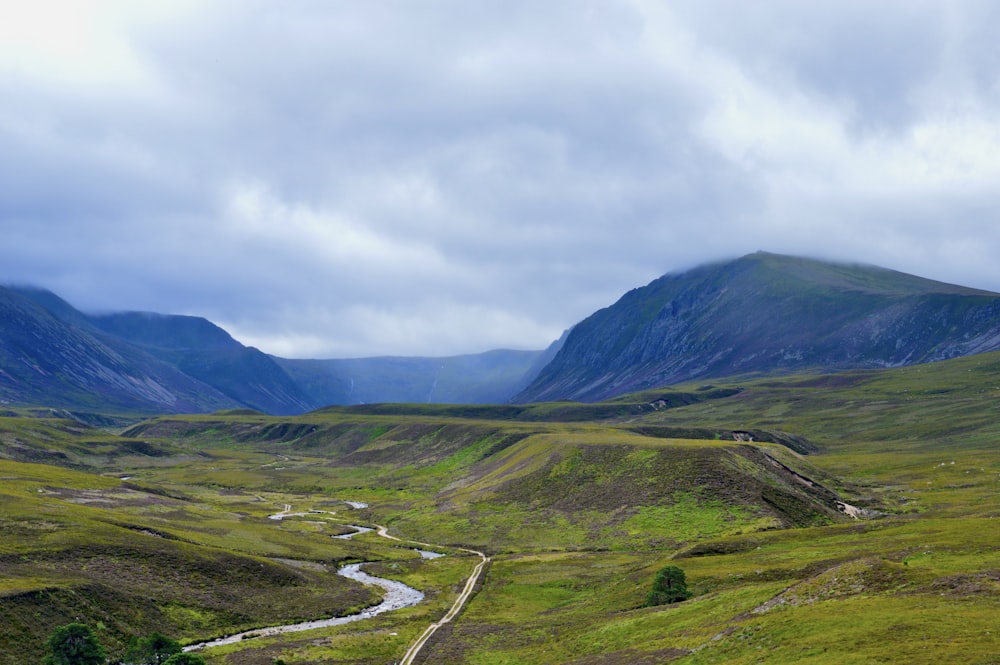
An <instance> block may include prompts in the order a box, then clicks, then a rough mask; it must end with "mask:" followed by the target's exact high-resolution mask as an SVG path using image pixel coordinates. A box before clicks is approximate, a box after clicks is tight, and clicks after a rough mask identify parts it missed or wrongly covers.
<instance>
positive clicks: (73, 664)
mask: <svg viewBox="0 0 1000 665" xmlns="http://www.w3.org/2000/svg"><path fill="white" fill-rule="evenodd" d="M45 648H46V649H48V651H49V655H47V656H46V657H45V660H44V661H43V662H44V663H45V665H103V663H104V659H105V653H104V648H103V647H102V646H101V645H100V643H99V642H98V641H97V637H95V636H94V632H93V631H92V630H90V626H87V625H85V624H82V623H71V624H67V625H65V626H60V627H59V628H56V629H55V630H54V631H52V635H51V636H50V637H49V639H48V640H46V641H45Z"/></svg>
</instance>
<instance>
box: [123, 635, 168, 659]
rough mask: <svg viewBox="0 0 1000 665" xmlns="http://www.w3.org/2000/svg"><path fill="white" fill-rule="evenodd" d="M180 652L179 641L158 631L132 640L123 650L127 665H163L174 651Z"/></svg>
mask: <svg viewBox="0 0 1000 665" xmlns="http://www.w3.org/2000/svg"><path fill="white" fill-rule="evenodd" d="M180 652H181V643H180V642H178V641H177V640H175V639H171V638H169V637H167V636H166V635H161V634H160V633H153V634H152V635H150V636H149V637H141V638H139V639H137V640H132V642H131V643H130V644H129V647H128V651H126V652H125V658H124V662H125V663H127V665H163V663H165V662H166V661H167V659H168V658H170V657H171V656H172V655H174V654H175V653H180Z"/></svg>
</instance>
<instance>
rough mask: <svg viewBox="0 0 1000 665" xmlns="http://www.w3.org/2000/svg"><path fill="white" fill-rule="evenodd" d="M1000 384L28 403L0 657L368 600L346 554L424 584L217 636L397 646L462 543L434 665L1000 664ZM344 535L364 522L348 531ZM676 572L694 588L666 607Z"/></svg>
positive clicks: (999, 363)
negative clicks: (114, 409)
mask: <svg viewBox="0 0 1000 665" xmlns="http://www.w3.org/2000/svg"><path fill="white" fill-rule="evenodd" d="M998 397H1000V355H998V354H980V355H975V356H968V357H964V358H958V359H954V360H948V361H944V362H939V363H931V364H925V365H916V366H911V367H904V368H897V369H891V370H877V371H876V370H869V371H860V370H854V371H849V372H843V373H836V374H831V373H823V374H790V375H787V376H781V377H773V376H772V377H765V378H743V379H740V378H736V379H725V380H718V381H713V382H712V384H711V385H708V384H704V383H702V382H698V383H692V384H687V385H679V386H675V387H674V388H672V389H662V390H653V391H647V392H643V393H634V394H630V395H627V396H622V397H619V398H616V399H614V400H611V401H609V402H603V403H598V404H578V403H551V404H535V405H523V406H517V407H514V406H498V407H489V406H436V405H386V406H368V407H341V408H329V409H322V410H319V411H315V412H311V413H307V414H303V415H300V416H289V417H276V416H268V415H264V414H261V413H257V412H252V411H246V410H238V411H228V412H218V413H214V414H206V415H198V416H163V417H159V418H154V419H150V420H144V421H141V422H134V423H132V424H130V425H129V426H128V427H122V422H121V420H119V419H114V420H108V421H99V420H97V419H94V418H90V417H88V418H86V419H83V418H79V417H74V416H73V414H69V413H65V412H60V413H50V412H41V411H37V410H35V411H32V412H30V413H29V412H18V411H16V410H11V411H10V412H9V413H8V414H7V415H6V416H4V417H2V418H0V458H2V459H0V477H2V479H3V482H2V485H0V530H2V533H3V539H2V540H0V571H2V574H0V664H2V665H23V663H28V662H40V661H41V660H42V659H43V658H44V657H45V654H46V647H45V644H46V640H47V639H48V638H49V636H50V635H52V634H53V631H55V630H57V629H58V628H59V627H61V626H66V625H68V624H71V623H75V622H81V623H85V624H87V625H88V626H90V627H92V629H93V630H94V633H95V635H96V638H97V639H98V640H99V641H100V643H101V645H102V646H103V648H104V650H105V651H106V652H107V656H108V658H109V659H111V660H112V661H114V660H115V659H121V658H123V657H124V655H125V654H126V652H127V651H128V650H129V649H130V638H131V636H134V635H150V634H152V633H153V632H162V633H163V634H165V635H170V636H171V637H173V638H176V639H177V640H178V641H179V642H180V643H181V644H183V645H190V644H194V643H198V642H203V641H206V640H209V639H211V638H213V637H218V636H221V635H227V634H232V633H236V632H240V631H245V630H253V629H257V628H261V627H264V626H268V625H275V624H284V623H294V622H299V621H305V620H310V619H316V618H321V617H325V616H332V615H343V614H350V613H354V612H357V611H358V610H360V609H362V608H365V607H369V606H371V605H373V604H375V603H377V602H378V595H379V594H378V592H377V591H376V590H373V589H371V588H369V587H364V586H362V585H360V584H357V583H355V582H352V581H351V580H347V579H345V578H343V577H341V576H338V575H335V574H334V571H335V570H336V569H337V568H338V567H339V566H340V565H342V564H345V563H349V562H361V561H368V562H372V563H369V564H368V565H367V566H366V570H367V571H368V572H369V573H371V574H373V575H378V576H380V577H384V578H391V579H396V580H400V581H403V582H405V583H406V584H409V585H410V586H413V587H415V588H417V589H420V590H422V591H423V592H424V594H425V599H424V601H423V602H421V603H419V604H417V605H414V606H412V607H408V608H405V609H402V610H399V611H396V612H389V613H385V614H381V615H379V616H376V617H373V618H371V619H367V620H365V621H362V622H358V623H354V624H347V625H342V626H332V627H326V628H320V629H315V630H312V631H306V632H301V633H289V634H286V635H278V636H272V637H255V638H250V639H244V640H241V641H239V642H238V643H234V644H228V645H225V646H220V647H212V648H206V649H203V650H201V651H199V652H198V654H199V655H200V656H202V657H203V658H204V659H205V661H206V662H207V663H209V664H210V665H221V664H223V663H226V664H230V663H231V664H234V665H235V664H240V665H271V664H272V663H274V662H276V661H277V660H280V661H282V662H285V663H287V664H288V665H312V664H317V663H373V664H374V663H385V662H393V661H395V660H399V659H400V658H401V657H402V656H403V654H404V653H405V652H406V651H407V648H408V647H409V645H411V644H413V643H414V642H415V641H416V640H417V638H418V637H419V636H420V635H421V633H422V632H423V631H424V630H425V629H426V627H427V626H428V625H429V624H430V623H431V622H435V621H438V620H440V619H441V618H442V617H444V616H445V614H446V613H447V612H448V611H449V609H450V608H451V607H452V604H453V602H454V600H455V598H456V597H457V596H458V595H459V594H460V593H462V591H463V589H464V587H465V585H466V584H467V581H468V580H469V575H470V571H471V570H472V569H473V567H474V566H476V565H477V564H478V563H479V562H480V558H479V557H477V556H475V555H473V554H472V553H470V552H469V551H468V550H469V549H475V550H479V551H483V552H485V553H486V554H488V555H489V556H490V559H491V560H490V563H489V565H488V566H487V567H486V569H485V572H484V574H483V575H482V576H480V577H478V578H477V580H476V586H475V589H474V595H473V596H472V598H471V600H470V601H469V602H468V604H467V605H466V606H465V608H464V609H463V610H462V612H461V613H460V614H459V615H458V617H457V618H455V619H454V620H452V621H450V622H448V623H446V624H443V625H442V626H441V628H440V629H439V630H438V631H437V632H436V633H435V635H434V636H433V638H432V639H430V640H429V641H428V643H427V645H426V646H425V647H424V648H423V649H422V650H421V652H420V653H419V654H418V655H417V656H416V658H415V662H423V663H476V664H482V663H496V664H504V663H519V664H528V665H530V664H532V663H538V664H541V663H576V664H577V665H596V664H599V663H619V662H629V663H649V664H652V663H666V662H670V663H680V664H683V665H700V664H703V663H736V664H740V663H757V662H768V663H778V664H780V663H816V664H822V663H830V664H834V663H836V664H838V665H839V664H842V663H870V662H893V663H914V662H948V663H965V664H970V665H971V664H978V665H985V664H987V663H995V662H997V661H998V654H1000V638H998V635H997V628H996V617H997V616H998V610H1000V529H998V528H997V521H996V520H997V519H998V514H1000V505H998V504H1000V501H998V496H1000V492H998V490H1000V454H998V447H997V441H998V438H1000V421H997V419H996V417H995V404H996V400H997V398H998ZM81 420H88V421H90V422H96V423H98V424H99V425H101V426H95V425H90V424H86V423H84V422H81ZM349 502H353V504H352V503H349ZM352 505H354V506H360V507H352ZM276 515H281V518H280V519H276V518H275V516H276ZM352 525H363V526H368V527H372V528H373V529H374V530H373V531H371V532H366V533H359V534H358V535H356V536H353V537H352V538H350V539H342V538H334V537H332V536H338V535H343V534H347V533H350V532H353V531H355V529H354V528H353V527H352ZM376 526H382V527H386V528H387V529H388V533H390V534H392V535H395V536H396V537H398V538H401V539H402V540H400V541H395V540H390V539H387V538H385V537H382V536H380V535H379V534H378V530H377V529H376V528H375V527H376ZM407 541H410V542H407ZM420 549H434V550H435V551H437V552H439V553H443V554H445V555H446V556H444V557H438V558H433V559H428V558H424V556H422V555H421V553H420V552H419V551H418V550H420ZM667 568H678V569H682V570H683V573H684V575H685V580H684V582H685V586H686V587H687V590H688V592H689V593H690V594H691V595H690V598H688V599H686V600H684V601H683V602H677V603H669V604H663V605H654V606H650V605H649V603H648V602H647V601H648V598H647V596H648V595H649V593H650V588H651V585H652V584H653V581H654V579H655V578H656V575H657V573H658V572H660V571H663V570H664V569H667ZM132 646H134V642H133V643H132Z"/></svg>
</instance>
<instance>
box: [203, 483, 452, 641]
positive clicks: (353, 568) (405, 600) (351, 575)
mask: <svg viewBox="0 0 1000 665" xmlns="http://www.w3.org/2000/svg"><path fill="white" fill-rule="evenodd" d="M345 503H347V504H349V505H350V506H351V507H352V508H355V509H359V508H367V507H368V504H366V503H361V502H360V501H345ZM291 510H292V507H291V506H290V505H287V504H286V505H285V509H284V510H282V511H281V512H280V513H275V514H274V515H269V516H268V517H269V518H270V519H272V520H276V521H280V520H282V519H284V518H286V517H305V516H309V515H315V514H317V513H323V512H325V511H318V510H311V511H309V512H305V513H293V512H291ZM328 514H333V513H328ZM349 526H350V527H351V528H353V529H356V531H354V532H352V533H347V534H343V535H340V536H333V537H334V538H343V539H348V538H351V537H352V536H356V535H357V534H359V533H365V532H367V531H372V530H373V529H370V528H368V527H363V526H357V525H354V524H351V525H349ZM383 529H384V527H383ZM382 534H383V530H380V532H379V535H382ZM385 537H387V538H391V539H392V540H398V538H394V537H393V536H389V535H388V534H385ZM417 551H418V552H420V556H421V558H423V559H434V558H437V557H439V556H444V555H443V554H440V553H438V552H430V551H426V550H417ZM363 565H365V564H364V563H351V564H348V565H346V566H342V567H341V568H339V569H338V570H337V574H338V575H340V576H342V577H346V578H347V579H350V580H354V581H355V582H360V583H361V584H364V585H365V586H377V587H380V588H381V589H382V590H384V591H385V596H384V597H383V598H382V602H381V603H379V604H378V605H375V606H373V607H369V608H367V609H365V610H362V611H361V612H358V613H357V614H350V615H348V616H342V617H330V618H329V619H316V620H314V621H303V622H301V623H293V624H285V625H283V626H267V627H265V628H254V629H253V630H245V631H243V632H242V633H236V634H235V635H227V636H226V637H220V638H218V639H215V640H210V641H208V642H199V643H197V644H189V645H188V646H186V647H184V651H197V650H199V649H207V648H209V647H218V646H222V645H224V644H235V643H236V642H240V641H242V640H245V639H251V638H254V637H270V636H272V635H281V634H283V633H297V632H300V631H303V630H313V629H314V628H328V627H330V626H340V625H342V624H345V623H352V622H354V621H361V620H362V619H370V618H372V617H374V616H378V615H379V614H382V613H383V612H392V611H393V610H399V609H402V608H404V607H410V606H411V605H416V604H417V603H419V602H420V601H421V600H423V599H424V594H423V592H422V591H418V590H417V589H414V588H413V587H410V586H407V585H405V584H403V583H402V582H397V581H396V580H387V579H384V578H382V577H375V576H374V575H369V574H368V573H366V572H364V571H362V570H361V566H363Z"/></svg>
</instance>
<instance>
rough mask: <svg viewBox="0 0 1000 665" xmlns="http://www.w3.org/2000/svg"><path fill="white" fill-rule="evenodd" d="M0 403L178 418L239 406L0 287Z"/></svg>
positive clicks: (154, 360) (119, 343)
mask: <svg viewBox="0 0 1000 665" xmlns="http://www.w3.org/2000/svg"><path fill="white" fill-rule="evenodd" d="M0 402H2V403H4V404H35V405H39V404H42V405H46V406H53V407H65V408H72V409H81V408H83V409H100V410H113V411H139V412H147V413H148V412H153V413H157V412H158V413H177V412H188V411H207V410H215V409H219V408H226V407H231V406H233V405H235V403H234V402H233V400H231V399H229V398H228V397H226V396H225V395H223V394H222V393H220V392H219V391H217V390H215V389H214V388H212V387H211V386H208V385H206V384H204V383H202V382H200V381H197V380H196V379H193V378H191V377H190V376H187V375H186V374H184V373H182V372H181V371H179V370H178V369H176V368H175V367H172V366H171V365H169V364H168V363H165V362H163V361H161V360H158V359H157V358H155V357H153V356H151V355H149V354H147V353H145V352H143V351H142V350H141V349H138V348H136V347H134V346H132V345H129V344H127V343H125V342H122V341H120V340H117V339H115V338H113V337H110V336H107V335H103V334H101V333H100V332H99V331H97V330H96V329H89V328H87V327H80V326H76V325H73V324H71V323H69V322H67V321H65V320H63V319H62V318H60V317H58V316H56V315H55V314H53V313H52V312H51V311H49V310H48V309H46V308H45V307H42V306H41V305H39V304H37V303H36V302H35V301H34V300H32V299H30V298H28V297H25V296H23V295H21V294H19V293H18V292H15V291H13V290H10V289H5V288H0Z"/></svg>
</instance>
